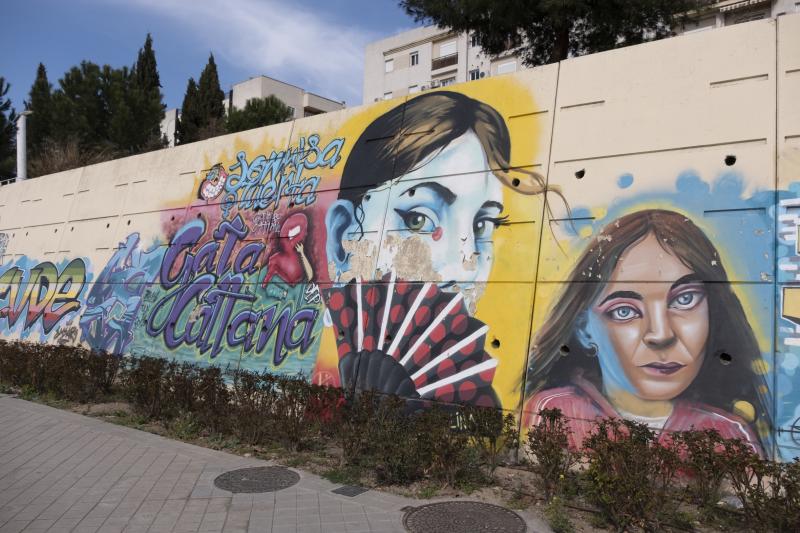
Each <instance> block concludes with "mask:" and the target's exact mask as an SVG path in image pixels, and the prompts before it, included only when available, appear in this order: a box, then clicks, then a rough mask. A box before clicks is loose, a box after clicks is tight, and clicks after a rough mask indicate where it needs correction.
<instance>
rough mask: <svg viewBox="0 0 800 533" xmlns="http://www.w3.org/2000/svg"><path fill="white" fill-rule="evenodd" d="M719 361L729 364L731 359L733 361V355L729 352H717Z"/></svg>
mask: <svg viewBox="0 0 800 533" xmlns="http://www.w3.org/2000/svg"><path fill="white" fill-rule="evenodd" d="M719 361H720V362H721V363H722V364H723V365H729V364H731V361H733V357H731V354H729V353H727V352H722V353H720V354H719Z"/></svg>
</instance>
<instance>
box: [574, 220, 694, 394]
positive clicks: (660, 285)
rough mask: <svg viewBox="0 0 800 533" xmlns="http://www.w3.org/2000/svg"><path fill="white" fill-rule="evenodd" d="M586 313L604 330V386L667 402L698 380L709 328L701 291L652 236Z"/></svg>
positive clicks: (630, 254) (629, 255)
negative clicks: (696, 378)
mask: <svg viewBox="0 0 800 533" xmlns="http://www.w3.org/2000/svg"><path fill="white" fill-rule="evenodd" d="M591 311H592V312H591V315H593V316H591V317H590V321H591V322H594V323H595V324H598V323H599V324H600V325H601V326H602V328H597V329H603V330H604V332H603V333H604V337H605V338H604V339H602V340H601V343H602V344H604V345H606V346H600V348H599V350H598V356H599V357H600V358H601V368H602V369H603V384H604V387H606V388H607V389H613V388H620V389H623V390H627V391H628V392H632V393H633V394H635V395H637V396H639V397H640V398H642V399H645V400H671V399H673V398H675V397H676V396H678V395H679V394H681V393H682V392H683V391H684V390H686V388H687V387H688V386H689V385H690V384H691V383H692V381H693V380H694V378H695V377H696V376H697V373H698V372H699V370H700V366H701V365H702V363H703V358H704V356H705V348H706V342H707V340H708V331H709V325H708V301H707V295H706V291H705V288H704V286H703V284H702V283H701V282H699V281H698V280H697V278H696V276H695V275H694V273H693V272H692V271H691V270H690V269H689V268H687V267H686V265H684V264H683V263H682V262H681V261H680V259H678V258H677V257H676V256H675V255H673V254H672V253H670V252H669V251H667V250H665V249H664V248H662V247H661V245H660V244H659V243H658V241H657V239H656V237H655V236H654V235H652V234H650V235H648V236H647V237H645V238H644V239H643V240H641V241H640V242H638V243H637V244H635V245H633V246H632V247H630V248H629V249H628V250H627V251H626V252H625V253H624V254H623V255H622V257H621V258H620V260H619V262H618V263H617V266H616V268H615V269H614V271H613V273H612V275H611V279H610V281H609V283H608V284H607V286H606V287H605V288H604V290H603V291H602V292H601V293H600V296H599V298H598V299H597V301H596V302H595V305H594V306H593V307H592V310H591ZM601 336H603V335H602V334H601ZM609 352H611V353H609ZM615 355H616V358H615V359H611V358H614V356H615Z"/></svg>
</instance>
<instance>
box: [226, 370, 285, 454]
mask: <svg viewBox="0 0 800 533" xmlns="http://www.w3.org/2000/svg"><path fill="white" fill-rule="evenodd" d="M275 382H276V379H275V376H273V375H271V374H269V373H268V372H266V371H265V372H262V373H256V372H249V371H246V370H240V371H238V372H236V373H235V374H234V379H233V387H232V391H231V394H232V406H231V409H232V414H231V416H232V418H233V419H234V420H236V423H235V424H233V425H232V428H231V429H232V431H233V432H234V433H235V434H236V436H237V437H239V440H241V441H242V442H246V443H248V444H264V443H266V442H267V441H268V440H269V439H270V438H271V437H272V436H273V435H274V431H275V430H274V424H273V421H272V417H271V416H270V413H271V412H272V410H273V409H274V405H275V399H276V397H277V391H276V388H275Z"/></svg>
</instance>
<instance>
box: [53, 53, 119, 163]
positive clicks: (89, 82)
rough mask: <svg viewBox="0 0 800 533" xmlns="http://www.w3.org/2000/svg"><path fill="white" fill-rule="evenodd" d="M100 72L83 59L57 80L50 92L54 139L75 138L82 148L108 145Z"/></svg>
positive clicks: (101, 73)
mask: <svg viewBox="0 0 800 533" xmlns="http://www.w3.org/2000/svg"><path fill="white" fill-rule="evenodd" d="M102 75H103V71H102V70H101V68H100V67H99V66H98V65H96V64H95V63H92V62H91V61H82V62H81V65H80V67H72V68H71V69H70V70H69V71H67V72H66V73H65V74H64V77H63V78H61V79H60V80H59V85H60V87H59V89H58V90H56V91H55V92H54V94H53V138H54V139H55V140H56V141H57V142H66V141H68V140H71V139H74V140H77V141H78V142H79V143H80V145H81V146H83V147H92V146H101V145H104V144H106V145H107V144H108V123H109V117H108V109H107V107H106V103H105V99H104V96H103V82H104V80H103V76H102Z"/></svg>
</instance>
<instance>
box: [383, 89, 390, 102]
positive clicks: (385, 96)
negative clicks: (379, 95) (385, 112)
mask: <svg viewBox="0 0 800 533" xmlns="http://www.w3.org/2000/svg"><path fill="white" fill-rule="evenodd" d="M383 99H384V100H391V99H392V91H389V92H388V93H383Z"/></svg>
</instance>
